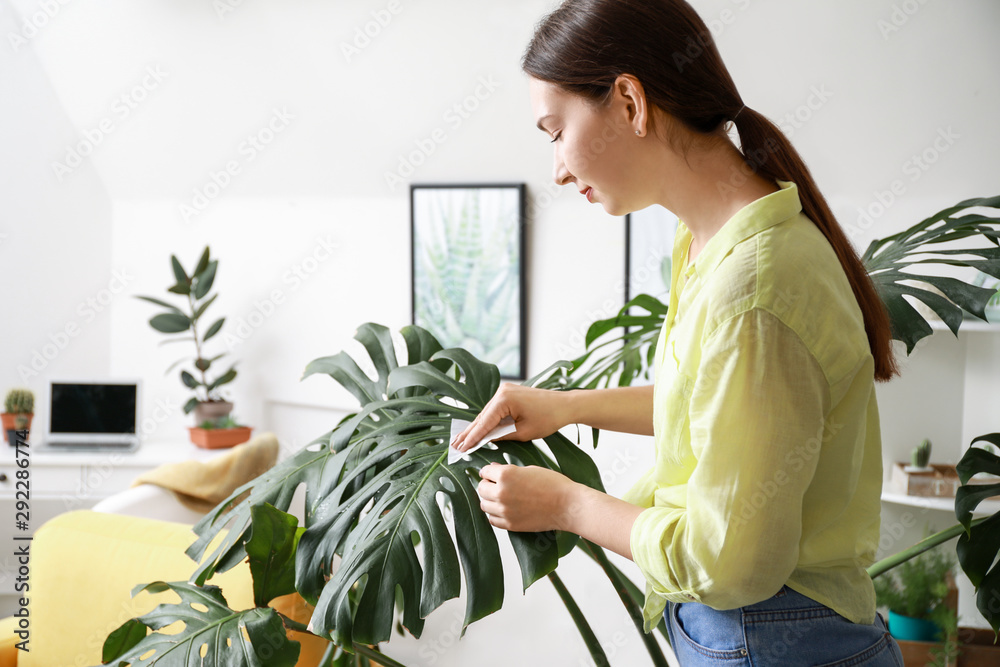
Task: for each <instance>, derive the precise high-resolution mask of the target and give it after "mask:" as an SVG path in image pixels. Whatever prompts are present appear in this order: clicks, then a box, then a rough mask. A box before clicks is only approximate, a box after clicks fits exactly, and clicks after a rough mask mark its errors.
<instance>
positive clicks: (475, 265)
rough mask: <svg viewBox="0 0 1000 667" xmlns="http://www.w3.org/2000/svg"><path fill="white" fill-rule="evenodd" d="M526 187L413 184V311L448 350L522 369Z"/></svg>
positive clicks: (520, 375)
mask: <svg viewBox="0 0 1000 667" xmlns="http://www.w3.org/2000/svg"><path fill="white" fill-rule="evenodd" d="M525 190H526V186H525V184H524V183H412V184H411V185H410V250H411V251H410V286H411V289H410V296H411V298H410V314H411V321H412V322H413V323H414V324H416V325H417V326H420V327H423V328H424V329H427V330H428V331H430V332H431V333H432V334H433V335H434V336H435V337H436V338H437V339H438V340H439V341H440V343H441V345H442V346H444V347H445V348H449V347H462V348H464V349H466V350H468V351H469V352H471V353H472V354H473V355H475V356H476V358H478V359H481V360H483V361H487V362H489V363H493V364H496V366H497V368H498V369H499V371H500V375H501V377H503V378H506V379H512V380H522V379H524V378H525V377H526V371H527V335H526V334H527V322H526V285H527V283H526V279H525V275H526V274H525V262H524V258H525Z"/></svg>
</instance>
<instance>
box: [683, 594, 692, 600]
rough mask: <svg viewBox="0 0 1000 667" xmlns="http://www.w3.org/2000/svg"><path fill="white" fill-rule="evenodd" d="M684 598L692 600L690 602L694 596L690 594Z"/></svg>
mask: <svg viewBox="0 0 1000 667" xmlns="http://www.w3.org/2000/svg"><path fill="white" fill-rule="evenodd" d="M684 597H686V598H687V599H688V600H692V601H693V600H694V596H693V595H691V594H690V593H688V594H686V595H685V596H684Z"/></svg>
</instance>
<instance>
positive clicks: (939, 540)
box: [868, 517, 987, 579]
mask: <svg viewBox="0 0 1000 667" xmlns="http://www.w3.org/2000/svg"><path fill="white" fill-rule="evenodd" d="M986 518H987V517H983V518H980V519H976V520H975V521H973V522H972V525H973V526H975V525H976V524H979V523H982V522H983V521H985V520H986ZM964 532H965V527H964V526H962V524H960V523H957V524H955V525H954V526H952V527H951V528H946V529H945V530H942V531H939V532H937V533H934V534H933V535H930V536H928V537H925V538H924V539H922V540H920V541H919V542H917V543H916V544H914V545H913V546H912V547H910V548H909V549H903V550H902V551H900V552H899V553H897V554H893V555H892V556H889V557H887V558H883V559H882V560H880V561H878V562H876V563H874V564H873V565H872V566H871V567H869V568H868V576H870V577H871V578H872V579H874V578H875V577H877V576H879V575H882V574H885V573H886V572H888V571H889V570H891V569H892V568H894V567H896V566H897V565H902V564H903V563H905V562H906V561H908V560H910V559H911V558H916V557H917V556H919V555H920V554H922V553H924V552H925V551H928V550H930V549H933V548H934V547H936V546H938V545H939V544H944V543H945V542H947V541H948V540H953V539H955V538H956V537H958V536H959V535H961V534H962V533H964Z"/></svg>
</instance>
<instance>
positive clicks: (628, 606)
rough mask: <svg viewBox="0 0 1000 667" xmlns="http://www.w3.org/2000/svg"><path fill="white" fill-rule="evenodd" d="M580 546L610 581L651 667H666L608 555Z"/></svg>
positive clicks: (593, 546) (587, 545)
mask: <svg viewBox="0 0 1000 667" xmlns="http://www.w3.org/2000/svg"><path fill="white" fill-rule="evenodd" d="M580 545H581V547H580V548H581V549H583V550H584V551H585V552H586V553H587V554H588V555H590V557H591V558H593V559H594V560H595V561H597V564H598V565H600V566H601V569H603V570H604V574H606V575H607V577H608V579H610V580H611V584H612V585H613V586H614V587H615V592H616V593H618V597H619V598H621V601H622V604H623V605H625V610H626V611H628V615H629V616H630V617H631V618H632V623H633V625H635V629H636V630H638V631H639V638H640V639H642V643H643V644H645V645H646V651H647V652H648V653H649V657H650V658H651V659H652V661H653V665H655V667H667V665H668V663H667V659H666V658H665V657H664V656H663V651H662V650H661V649H660V645H659V644H657V643H656V637H655V636H654V635H652V634H646V631H645V623H644V619H643V616H642V610H641V609H640V608H639V605H638V604H637V603H636V601H635V600H634V599H633V598H632V594H631V593H629V591H628V588H626V586H625V582H624V581H623V580H622V577H623V575H622V573H621V572H620V571H619V570H618V568H616V567H615V566H614V564H613V563H612V562H611V561H610V560H609V559H608V555H607V554H606V553H604V549H602V548H601V547H599V546H598V545H596V544H594V543H592V542H589V541H587V540H584V539H581V540H580Z"/></svg>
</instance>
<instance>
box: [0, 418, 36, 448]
mask: <svg viewBox="0 0 1000 667" xmlns="http://www.w3.org/2000/svg"><path fill="white" fill-rule="evenodd" d="M18 415H19V413H16V412H4V413H0V418H2V419H3V439H4V442H8V439H7V431H14V430H17V417H18ZM24 416H25V417H27V418H28V425H27V426H25V427H24V428H25V430H29V431H30V430H31V418H32V417H34V416H35V413H34V412H29V413H27V414H26V415H24Z"/></svg>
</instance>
